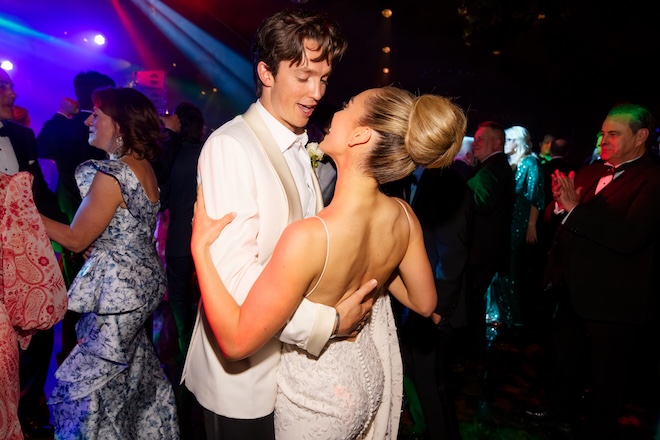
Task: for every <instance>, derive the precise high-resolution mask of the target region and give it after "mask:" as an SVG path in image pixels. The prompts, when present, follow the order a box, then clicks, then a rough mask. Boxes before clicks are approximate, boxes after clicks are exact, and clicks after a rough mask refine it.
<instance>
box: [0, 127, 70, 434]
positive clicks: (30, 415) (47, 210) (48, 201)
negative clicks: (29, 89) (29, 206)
mask: <svg viewBox="0 0 660 440" xmlns="http://www.w3.org/2000/svg"><path fill="white" fill-rule="evenodd" d="M2 123H3V124H4V126H5V127H6V133H7V135H8V136H7V137H9V141H10V142H11V145H12V148H13V150H14V154H15V155H16V159H17V161H18V169H19V171H27V172H29V173H30V174H32V176H33V182H32V193H33V196H34V202H35V205H36V206H37V209H38V210H39V213H41V214H43V215H45V216H46V217H50V218H52V219H55V220H58V221H61V222H64V223H68V221H67V218H66V216H64V214H63V213H62V212H61V211H60V210H59V207H58V204H57V199H56V198H55V195H54V194H53V193H52V192H51V191H50V189H48V184H47V183H46V180H45V179H44V175H43V173H42V171H41V167H40V166H39V161H38V159H37V142H36V139H35V137H34V131H32V129H30V128H28V127H25V126H23V125H21V124H17V123H15V122H12V121H2ZM53 337H54V331H53V329H52V328H51V329H49V330H43V331H39V332H37V333H36V334H35V335H34V337H33V338H32V341H31V342H30V345H29V346H28V349H27V350H25V351H23V350H21V352H20V358H19V376H20V381H21V399H20V401H19V407H18V416H19V419H20V420H21V424H22V425H23V426H24V427H25V426H26V425H27V419H33V420H35V421H36V422H37V423H38V424H42V425H43V424H48V423H49V418H50V415H49V412H48V408H47V407H46V405H45V403H46V402H45V397H46V396H45V394H44V386H45V384H46V378H47V376H48V368H49V365H50V357H51V355H52V352H53Z"/></svg>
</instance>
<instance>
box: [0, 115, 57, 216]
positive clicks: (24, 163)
mask: <svg viewBox="0 0 660 440" xmlns="http://www.w3.org/2000/svg"><path fill="white" fill-rule="evenodd" d="M2 123H3V124H4V126H5V127H6V128H7V134H8V135H9V136H8V137H9V141H10V142H11V145H12V147H13V149H14V154H15V155H16V159H17V161H18V170H19V171H27V172H29V173H30V174H32V176H33V181H32V193H33V196H34V203H35V205H36V206H37V209H38V210H39V213H41V214H43V215H45V216H46V217H49V218H52V219H53V220H57V221H59V222H63V223H68V220H67V217H66V216H65V215H64V214H62V211H60V208H59V206H58V203H57V199H56V198H55V194H53V193H52V191H51V190H50V189H49V188H48V184H47V183H46V179H44V175H43V173H42V171H41V166H40V165H39V160H38V158H37V141H36V139H35V137H34V131H32V129H31V128H28V127H25V126H24V125H21V124H18V123H16V122H13V121H2Z"/></svg>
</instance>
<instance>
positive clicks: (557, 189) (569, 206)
mask: <svg viewBox="0 0 660 440" xmlns="http://www.w3.org/2000/svg"><path fill="white" fill-rule="evenodd" d="M581 192H582V188H581V187H578V188H575V172H573V171H571V172H570V173H568V176H566V174H564V173H562V172H561V171H559V170H555V172H554V173H553V174H552V196H553V197H554V199H555V202H557V204H558V205H559V207H560V208H561V209H563V210H564V211H566V212H571V211H572V210H573V208H575V206H577V204H578V203H580V193H581Z"/></svg>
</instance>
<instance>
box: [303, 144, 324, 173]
mask: <svg viewBox="0 0 660 440" xmlns="http://www.w3.org/2000/svg"><path fill="white" fill-rule="evenodd" d="M305 148H306V149H307V154H309V158H310V159H311V161H312V168H314V169H316V167H318V166H319V161H320V160H321V159H323V151H321V148H319V143H318V142H309V143H308V144H307V145H306V146H305Z"/></svg>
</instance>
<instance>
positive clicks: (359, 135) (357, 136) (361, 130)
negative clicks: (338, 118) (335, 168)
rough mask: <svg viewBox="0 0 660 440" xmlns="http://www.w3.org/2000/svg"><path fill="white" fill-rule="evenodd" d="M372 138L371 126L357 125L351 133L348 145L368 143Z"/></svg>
mask: <svg viewBox="0 0 660 440" xmlns="http://www.w3.org/2000/svg"><path fill="white" fill-rule="evenodd" d="M370 139H371V129H370V128H369V127H356V128H355V129H354V130H353V132H352V134H351V138H350V140H349V141H348V146H349V147H353V146H355V145H362V144H366V143H367V142H369V140H370Z"/></svg>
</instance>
